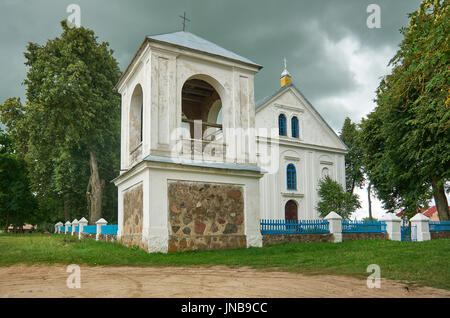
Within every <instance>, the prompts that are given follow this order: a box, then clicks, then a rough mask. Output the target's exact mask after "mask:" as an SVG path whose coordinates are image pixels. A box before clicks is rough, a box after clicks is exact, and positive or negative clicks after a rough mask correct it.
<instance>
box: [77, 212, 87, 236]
mask: <svg viewBox="0 0 450 318" xmlns="http://www.w3.org/2000/svg"><path fill="white" fill-rule="evenodd" d="M78 224H79V225H80V227H79V229H78V239H79V240H81V233H83V229H84V226H85V225H87V224H88V220H86V219H85V218H84V217H82V218H81V220H79V221H78Z"/></svg>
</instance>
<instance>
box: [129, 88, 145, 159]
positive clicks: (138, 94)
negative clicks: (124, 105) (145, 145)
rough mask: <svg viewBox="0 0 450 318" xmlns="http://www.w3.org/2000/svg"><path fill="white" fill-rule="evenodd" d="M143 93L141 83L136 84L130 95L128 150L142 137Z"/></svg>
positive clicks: (131, 150)
mask: <svg viewBox="0 0 450 318" xmlns="http://www.w3.org/2000/svg"><path fill="white" fill-rule="evenodd" d="M143 121H144V120H143V94H142V87H141V85H139V84H137V85H136V87H135V89H134V91H133V95H132V96H131V104H130V118H129V129H130V131H129V151H130V152H133V151H134V150H135V149H136V147H137V146H139V144H140V143H141V142H142V139H143V129H142V127H143Z"/></svg>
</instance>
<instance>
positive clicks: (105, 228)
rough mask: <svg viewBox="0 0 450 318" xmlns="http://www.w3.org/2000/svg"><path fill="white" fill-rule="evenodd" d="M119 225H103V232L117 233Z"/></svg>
mask: <svg viewBox="0 0 450 318" xmlns="http://www.w3.org/2000/svg"><path fill="white" fill-rule="evenodd" d="M117 230H118V225H102V234H110V235H117Z"/></svg>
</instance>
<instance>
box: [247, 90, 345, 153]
mask: <svg viewBox="0 0 450 318" xmlns="http://www.w3.org/2000/svg"><path fill="white" fill-rule="evenodd" d="M277 101H280V103H279V104H280V105H279V107H281V108H283V105H289V106H286V107H287V108H290V109H292V108H294V107H296V106H295V105H298V106H297V107H298V110H299V111H301V109H302V108H304V109H305V110H307V111H309V113H310V114H311V115H312V117H314V118H315V119H316V121H317V122H318V124H319V125H320V126H322V127H323V129H324V130H325V131H327V132H328V135H329V136H330V138H331V139H333V140H334V142H335V143H337V145H340V146H342V147H343V148H344V149H345V150H349V148H348V147H347V145H346V144H345V143H344V142H343V141H342V140H341V138H339V136H338V135H337V134H336V132H335V131H334V130H333V129H332V128H331V127H330V125H328V123H327V122H326V120H325V119H324V118H323V117H322V116H321V115H320V113H319V112H318V111H317V110H316V109H315V107H314V106H313V105H312V104H311V103H310V102H309V101H308V100H307V99H306V97H305V96H304V95H303V94H302V93H301V92H300V90H299V89H298V88H297V87H295V85H294V84H292V83H291V84H289V85H286V86H284V87H282V88H280V89H279V90H278V91H276V92H275V93H274V94H272V95H270V96H267V97H265V98H263V99H262V100H260V101H258V102H256V104H255V107H256V113H258V112H260V111H262V110H263V109H264V108H266V107H267V106H269V105H273V104H277ZM285 101H287V103H286V102H285ZM300 105H301V106H300Z"/></svg>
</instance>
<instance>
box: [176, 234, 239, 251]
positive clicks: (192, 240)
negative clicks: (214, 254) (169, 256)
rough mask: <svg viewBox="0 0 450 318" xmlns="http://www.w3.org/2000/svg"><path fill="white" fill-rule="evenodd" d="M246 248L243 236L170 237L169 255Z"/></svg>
mask: <svg viewBox="0 0 450 318" xmlns="http://www.w3.org/2000/svg"><path fill="white" fill-rule="evenodd" d="M238 247H242V248H245V247H247V243H246V238H245V235H203V236H191V237H183V236H173V235H172V236H170V237H169V253H170V252H185V251H192V250H197V251H204V250H224V249H231V248H238Z"/></svg>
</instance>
